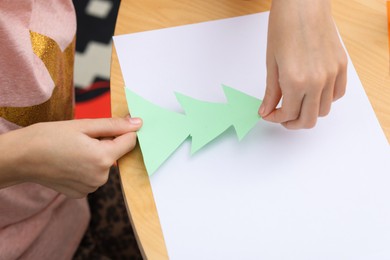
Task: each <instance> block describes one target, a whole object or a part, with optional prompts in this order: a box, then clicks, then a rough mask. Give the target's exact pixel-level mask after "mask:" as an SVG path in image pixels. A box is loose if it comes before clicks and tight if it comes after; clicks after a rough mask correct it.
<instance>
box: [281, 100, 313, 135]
mask: <svg viewBox="0 0 390 260" xmlns="http://www.w3.org/2000/svg"><path fill="white" fill-rule="evenodd" d="M320 99H321V97H320V96H319V95H318V96H317V95H315V96H309V95H306V96H305V97H304V99H303V102H302V109H301V113H300V115H299V118H298V119H297V120H292V121H288V122H285V123H283V126H284V127H286V128H287V129H301V128H306V129H308V128H313V127H314V126H315V125H316V123H317V118H318V113H319V109H320Z"/></svg>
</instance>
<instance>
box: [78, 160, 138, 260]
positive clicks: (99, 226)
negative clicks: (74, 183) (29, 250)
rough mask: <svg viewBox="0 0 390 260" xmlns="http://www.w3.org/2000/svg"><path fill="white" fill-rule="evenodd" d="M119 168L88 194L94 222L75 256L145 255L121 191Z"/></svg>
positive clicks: (113, 256)
mask: <svg viewBox="0 0 390 260" xmlns="http://www.w3.org/2000/svg"><path fill="white" fill-rule="evenodd" d="M118 174H119V173H118V170H117V168H116V167H115V166H114V167H112V168H111V171H110V177H109V179H108V182H107V183H106V184H105V185H104V186H102V187H100V188H99V189H98V190H97V191H96V192H94V193H92V194H90V195H89V197H88V201H89V205H90V208H91V216H92V219H91V222H90V224H89V228H88V231H87V233H86V234H85V236H84V238H83V240H82V242H81V244H80V247H79V249H78V251H77V253H76V255H75V257H74V259H75V260H84V259H94V260H100V259H101V260H105V259H134V260H136V259H142V256H141V253H140V251H139V249H138V245H137V241H136V239H135V236H134V233H133V230H132V227H131V225H130V222H129V218H128V214H127V211H126V206H125V203H124V201H123V195H122V192H121V185H120V179H119V175H118Z"/></svg>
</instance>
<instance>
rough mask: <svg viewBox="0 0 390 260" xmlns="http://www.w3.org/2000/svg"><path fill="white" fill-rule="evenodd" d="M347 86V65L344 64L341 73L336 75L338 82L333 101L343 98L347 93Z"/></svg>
mask: <svg viewBox="0 0 390 260" xmlns="http://www.w3.org/2000/svg"><path fill="white" fill-rule="evenodd" d="M346 87H347V65H346V64H345V66H342V68H341V70H340V73H339V74H338V75H337V77H336V82H335V84H334V90H333V101H336V100H337V99H339V98H341V97H342V96H344V94H345V90H346Z"/></svg>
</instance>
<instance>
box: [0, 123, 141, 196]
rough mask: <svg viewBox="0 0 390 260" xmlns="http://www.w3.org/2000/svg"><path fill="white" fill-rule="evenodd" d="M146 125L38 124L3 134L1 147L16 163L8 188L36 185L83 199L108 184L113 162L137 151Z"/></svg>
mask: <svg viewBox="0 0 390 260" xmlns="http://www.w3.org/2000/svg"><path fill="white" fill-rule="evenodd" d="M141 125H142V121H141V120H140V119H137V118H133V119H130V118H112V119H86V120H73V121H61V122H49V123H39V124H35V125H32V126H29V127H26V128H22V129H19V130H15V131H11V132H9V133H7V134H4V135H3V136H1V137H4V138H3V139H0V140H1V142H0V143H1V144H2V145H5V146H6V147H8V151H7V154H8V156H6V157H8V161H10V162H13V164H10V165H9V166H8V170H9V171H8V172H10V173H12V174H13V175H14V181H13V182H10V181H9V183H13V184H16V183H21V182H26V181H28V182H35V183H39V184H42V185H44V186H47V187H49V188H52V189H54V190H57V191H59V192H61V193H64V194H65V195H67V196H69V197H72V198H80V197H84V196H86V195H87V194H88V193H91V192H93V191H95V190H96V189H97V188H99V187H100V186H101V185H103V184H105V183H106V181H107V178H108V173H109V168H110V167H111V166H112V165H113V163H114V162H115V161H116V160H117V159H118V158H120V157H121V156H123V155H124V154H126V153H127V152H129V151H130V150H132V149H133V148H134V146H135V144H136V131H137V130H138V129H139V128H140V127H141ZM7 144H8V145H7ZM0 167H1V165H0ZM3 170H4V169H3ZM6 172H7V171H5V173H6ZM3 173H4V171H3ZM2 177H4V176H2ZM15 177H18V178H15ZM3 179H4V178H3Z"/></svg>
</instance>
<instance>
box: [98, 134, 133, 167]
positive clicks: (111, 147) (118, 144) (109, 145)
mask: <svg viewBox="0 0 390 260" xmlns="http://www.w3.org/2000/svg"><path fill="white" fill-rule="evenodd" d="M101 143H102V144H103V145H105V149H107V152H108V154H110V156H112V158H113V160H114V161H116V160H118V159H119V158H120V157H122V156H123V155H125V154H126V153H128V152H130V151H131V150H133V149H134V147H135V145H136V143H137V135H136V133H135V132H129V133H126V134H123V135H120V136H118V137H116V138H114V139H113V140H103V141H101Z"/></svg>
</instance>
